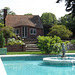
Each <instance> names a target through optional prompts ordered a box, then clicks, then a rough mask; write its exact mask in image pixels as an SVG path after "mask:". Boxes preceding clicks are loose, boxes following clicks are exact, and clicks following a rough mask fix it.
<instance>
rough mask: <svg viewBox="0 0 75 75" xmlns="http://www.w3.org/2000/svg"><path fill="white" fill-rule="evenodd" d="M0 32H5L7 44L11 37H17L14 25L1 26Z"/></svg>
mask: <svg viewBox="0 0 75 75" xmlns="http://www.w3.org/2000/svg"><path fill="white" fill-rule="evenodd" d="M0 33H3V34H4V38H5V39H6V44H7V40H8V38H10V37H16V35H15V33H13V28H12V27H8V26H5V27H1V28H0Z"/></svg>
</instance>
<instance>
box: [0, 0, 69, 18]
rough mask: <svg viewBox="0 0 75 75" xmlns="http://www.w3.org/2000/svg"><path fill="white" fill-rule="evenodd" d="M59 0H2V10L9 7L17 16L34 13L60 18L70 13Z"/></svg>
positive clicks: (0, 0)
mask: <svg viewBox="0 0 75 75" xmlns="http://www.w3.org/2000/svg"><path fill="white" fill-rule="evenodd" d="M56 1H57V0H0V9H3V8H4V7H9V8H10V9H11V10H12V11H13V12H15V13H16V14H17V15H24V14H27V13H32V14H33V15H39V16H41V15H42V14H43V13H45V12H48V13H49V12H50V13H53V14H55V16H56V17H57V19H58V18H60V17H61V16H64V15H65V14H68V12H66V11H65V8H66V7H65V3H64V2H61V3H56Z"/></svg>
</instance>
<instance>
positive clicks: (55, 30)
mask: <svg viewBox="0 0 75 75" xmlns="http://www.w3.org/2000/svg"><path fill="white" fill-rule="evenodd" d="M54 35H56V36H59V37H61V38H62V39H66V38H69V37H70V36H71V35H72V32H71V31H70V30H69V29H68V28H66V26H64V25H54V26H53V27H52V28H50V32H49V33H48V36H54Z"/></svg>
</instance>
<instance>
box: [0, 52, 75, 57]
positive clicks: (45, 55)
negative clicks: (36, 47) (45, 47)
mask: <svg viewBox="0 0 75 75" xmlns="http://www.w3.org/2000/svg"><path fill="white" fill-rule="evenodd" d="M65 55H75V53H65ZM18 56H62V54H58V55H50V54H49V55H46V54H16V55H0V57H18Z"/></svg>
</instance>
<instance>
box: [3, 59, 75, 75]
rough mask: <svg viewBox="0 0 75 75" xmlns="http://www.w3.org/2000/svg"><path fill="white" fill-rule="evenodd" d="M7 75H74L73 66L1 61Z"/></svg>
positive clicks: (74, 69)
mask: <svg viewBox="0 0 75 75" xmlns="http://www.w3.org/2000/svg"><path fill="white" fill-rule="evenodd" d="M3 64H4V67H5V69H6V72H7V75H75V66H50V65H49V66H48V65H44V64H43V61H42V60H41V61H32V60H29V61H28V60H27V61H25V60H21V61H20V60H18V61H3Z"/></svg>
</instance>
